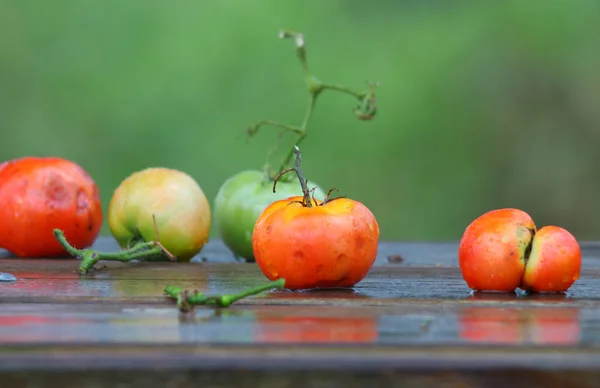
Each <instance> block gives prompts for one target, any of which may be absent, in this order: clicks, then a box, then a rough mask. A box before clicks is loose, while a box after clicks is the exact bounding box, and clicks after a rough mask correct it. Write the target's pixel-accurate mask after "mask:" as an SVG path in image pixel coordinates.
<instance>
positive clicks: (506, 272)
mask: <svg viewBox="0 0 600 388" xmlns="http://www.w3.org/2000/svg"><path fill="white" fill-rule="evenodd" d="M534 231H535V224H534V223H533V220H532V219H531V217H530V216H529V215H528V214H527V213H525V212H524V211H522V210H518V209H499V210H493V211H490V212H488V213H485V214H484V215H482V216H480V217H479V218H477V219H475V220H474V221H473V222H472V223H471V224H470V225H469V226H468V227H467V229H466V230H465V232H464V234H463V236H462V238H461V240H460V245H459V249H458V263H459V265H460V269H461V271H462V276H463V278H464V280H465V281H466V282H467V285H468V286H469V287H470V288H471V289H473V290H479V291H503V292H511V291H514V290H515V289H516V288H517V287H518V286H519V284H520V283H521V278H522V277H523V271H524V269H525V260H526V254H527V248H528V247H529V245H530V243H531V240H532V238H533V233H534Z"/></svg>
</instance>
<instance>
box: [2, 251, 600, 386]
mask: <svg viewBox="0 0 600 388" xmlns="http://www.w3.org/2000/svg"><path fill="white" fill-rule="evenodd" d="M97 246H98V247H99V248H101V249H103V250H111V249H116V247H115V245H114V243H112V242H111V241H110V240H109V239H101V240H100V241H99V242H98V244H97ZM598 246H599V245H598V244H595V243H589V244H587V245H585V246H584V267H583V271H582V276H581V279H580V280H579V281H578V282H577V283H576V284H575V285H574V286H573V287H572V288H571V290H569V292H568V293H567V294H559V295H552V294H551V295H543V294H542V295H521V294H497V293H492V294H486V293H478V294H473V293H471V292H470V290H469V289H468V287H467V286H466V284H465V283H464V281H463V280H462V278H461V276H460V271H459V269H458V267H457V265H456V249H455V248H456V244H451V243H448V244H446V243H439V244H426V243H408V244H407V243H383V244H382V248H381V249H380V254H379V257H378V260H377V262H376V265H375V266H374V267H373V269H372V270H371V272H370V273H369V275H368V276H367V277H366V278H365V279H364V280H363V281H362V282H361V283H359V284H358V285H357V286H356V287H354V288H353V289H346V290H341V289H338V290H328V291H324V290H313V291H305V292H291V291H287V290H276V291H271V292H267V293H264V294H261V295H258V296H255V297H252V298H248V299H245V300H242V301H240V302H238V303H236V304H234V305H233V306H232V307H230V308H228V309H212V308H206V307H198V308H197V309H196V310H195V311H194V312H193V313H189V314H182V313H180V312H179V311H178V310H177V308H176V307H175V305H174V303H173V301H171V300H169V299H167V298H166V297H165V296H164V295H163V290H164V287H165V286H166V285H179V286H182V287H185V288H190V289H199V290H202V291H203V292H206V293H208V294H213V293H232V292H238V291H240V290H242V289H244V288H246V287H249V286H253V285H257V284H260V283H262V282H265V281H266V279H265V278H264V276H263V275H262V273H261V272H260V271H259V269H258V268H257V266H256V265H255V264H251V263H237V262H235V260H233V258H232V257H231V255H230V254H229V253H228V251H226V250H225V249H224V247H223V245H222V244H221V243H220V242H218V241H216V242H211V245H209V246H208V247H207V248H206V249H205V250H204V251H203V253H202V254H201V255H200V256H199V257H198V258H197V260H195V261H194V262H192V263H129V264H122V263H107V264H108V266H107V268H106V269H104V270H102V271H94V272H91V273H90V274H89V275H85V276H80V275H78V274H77V273H76V269H77V265H78V261H77V260H75V259H16V258H10V257H8V256H9V254H7V253H4V254H3V255H4V257H5V258H3V259H0V271H2V272H9V273H12V274H14V275H15V276H16V277H17V278H18V280H17V281H16V282H9V283H0V343H1V344H2V346H1V347H0V387H2V388H4V386H5V384H8V385H6V386H7V387H11V386H15V387H17V386H18V387H21V386H28V385H31V386H60V387H67V386H78V387H87V386H114V385H117V384H118V383H123V382H129V384H130V385H129V386H138V385H139V386H144V387H154V386H157V387H159V386H160V387H164V386H186V384H196V385H198V384H204V385H207V386H265V387H271V386H272V387H281V386H339V384H342V383H343V385H347V386H358V385H356V384H358V383H361V384H362V385H361V386H364V385H375V386H377V385H378V384H379V385H381V386H403V387H406V386H436V387H437V386H465V387H475V386H506V385H508V384H513V385H514V384H516V383H519V384H520V383H523V384H525V383H527V384H530V385H531V384H533V385H534V386H535V385H536V384H538V383H539V384H540V385H544V386H549V387H552V386H561V387H564V386H569V385H572V384H577V386H578V387H586V386H595V385H593V384H594V383H596V382H597V381H600V280H599V278H600V265H599V263H600V260H598V258H599V255H598V253H599V252H600V249H598ZM392 255H401V257H402V260H400V261H399V260H392V262H390V261H388V259H387V257H388V256H392ZM201 257H205V261H203V260H201ZM396 259H397V258H396ZM178 384H179V385H178ZM240 384H242V385H240ZM247 384H249V385H247Z"/></svg>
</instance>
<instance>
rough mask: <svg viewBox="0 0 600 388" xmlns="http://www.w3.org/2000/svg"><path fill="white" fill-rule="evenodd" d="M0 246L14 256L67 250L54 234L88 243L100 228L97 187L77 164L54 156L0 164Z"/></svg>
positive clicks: (83, 244) (78, 244)
mask: <svg viewBox="0 0 600 388" xmlns="http://www.w3.org/2000/svg"><path fill="white" fill-rule="evenodd" d="M0 204H1V206H0V247H2V248H4V249H6V250H8V251H10V252H12V253H14V254H15V255H17V256H19V257H56V256H62V255H67V252H66V251H65V250H64V249H63V247H62V246H61V245H60V244H59V243H58V242H57V241H56V239H55V238H54V235H53V230H54V229H55V228H59V229H62V230H63V231H64V233H65V236H66V237H67V238H68V239H69V241H70V242H71V243H72V245H73V246H75V247H76V248H79V249H83V248H86V247H89V246H90V245H92V244H93V242H94V241H95V240H96V238H97V237H98V234H99V233H100V229H101V227H102V221H103V216H102V208H101V204H100V197H99V192H98V187H97V186H96V183H95V182H94V181H93V180H92V178H91V177H90V176H89V175H88V173H87V172H86V171H85V170H84V169H83V168H81V167H80V166H79V165H78V164H76V163H74V162H72V161H69V160H65V159H62V158H57V157H25V158H21V159H15V160H11V161H8V162H4V163H3V164H1V165H0Z"/></svg>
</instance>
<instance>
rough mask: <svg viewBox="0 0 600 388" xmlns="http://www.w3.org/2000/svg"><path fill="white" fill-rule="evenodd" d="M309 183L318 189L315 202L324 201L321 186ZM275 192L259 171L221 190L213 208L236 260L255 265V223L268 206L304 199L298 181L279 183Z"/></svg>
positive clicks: (233, 180) (243, 174)
mask: <svg viewBox="0 0 600 388" xmlns="http://www.w3.org/2000/svg"><path fill="white" fill-rule="evenodd" d="M289 174H293V172H290V173H289ZM308 183H309V185H308V187H309V188H310V189H312V188H313V187H314V188H315V191H314V196H315V198H317V199H323V198H324V197H325V193H324V192H323V191H322V190H321V189H320V188H319V187H318V186H316V185H315V184H312V183H311V182H308ZM276 190H277V192H275V193H273V181H271V180H270V179H268V178H267V177H266V175H265V174H264V172H262V171H256V170H248V171H242V172H240V173H238V174H236V175H234V176H232V177H231V178H229V179H227V180H226V181H225V183H223V185H222V186H221V188H220V189H219V191H218V193H217V196H216V198H215V201H214V206H213V210H214V214H215V224H216V227H217V230H218V231H219V234H220V235H221V239H222V240H223V242H224V243H225V245H226V246H227V247H228V248H229V249H230V250H231V251H232V252H233V254H234V255H235V257H236V258H240V257H241V258H244V259H245V260H246V261H254V254H253V252H252V232H253V230H254V224H255V223H256V220H257V219H258V217H259V216H260V215H261V213H262V212H263V211H264V210H265V208H266V207H267V206H269V205H270V204H271V203H273V202H275V201H277V200H280V199H286V198H289V197H292V196H297V195H302V188H301V187H300V183H299V182H298V180H296V179H291V180H288V181H278V182H277V188H276Z"/></svg>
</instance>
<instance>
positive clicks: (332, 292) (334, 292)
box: [264, 288, 371, 300]
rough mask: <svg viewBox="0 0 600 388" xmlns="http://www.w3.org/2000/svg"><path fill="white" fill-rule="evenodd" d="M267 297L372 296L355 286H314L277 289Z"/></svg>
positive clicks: (350, 297)
mask: <svg viewBox="0 0 600 388" xmlns="http://www.w3.org/2000/svg"><path fill="white" fill-rule="evenodd" d="M264 297H265V298H276V299H291V300H293V299H304V300H306V299H314V300H317V299H367V298H371V297H370V296H368V295H366V294H363V293H361V292H358V291H356V290H355V289H353V288H313V289H309V290H287V289H285V290H275V291H272V292H270V293H269V294H266V295H265V296H264Z"/></svg>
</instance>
